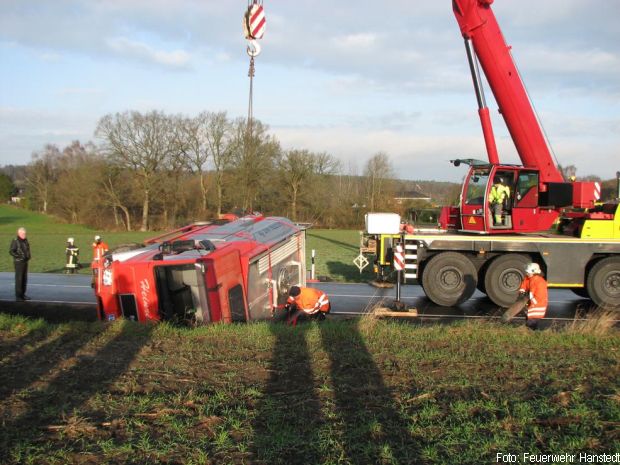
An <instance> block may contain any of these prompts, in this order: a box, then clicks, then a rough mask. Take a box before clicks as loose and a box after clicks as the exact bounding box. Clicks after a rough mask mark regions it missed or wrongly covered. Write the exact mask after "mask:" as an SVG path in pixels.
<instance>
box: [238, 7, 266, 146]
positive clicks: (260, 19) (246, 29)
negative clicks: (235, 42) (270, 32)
mask: <svg viewBox="0 0 620 465" xmlns="http://www.w3.org/2000/svg"><path fill="white" fill-rule="evenodd" d="M266 24H267V21H266V19H265V10H264V8H263V1H262V0H248V8H247V10H246V12H245V14H244V15H243V33H244V35H245V38H246V40H247V41H248V45H247V48H246V52H247V54H248V56H249V57H250V68H249V70H248V77H249V78H250V95H249V98H248V127H247V129H248V135H251V134H252V121H253V119H254V74H255V66H254V58H256V57H257V56H258V55H260V52H261V46H260V44H259V43H258V40H260V39H262V38H263V35H264V34H265V26H266Z"/></svg>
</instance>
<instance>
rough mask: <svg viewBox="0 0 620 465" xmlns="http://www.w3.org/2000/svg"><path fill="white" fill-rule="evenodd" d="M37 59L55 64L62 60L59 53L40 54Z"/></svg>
mask: <svg viewBox="0 0 620 465" xmlns="http://www.w3.org/2000/svg"><path fill="white" fill-rule="evenodd" d="M39 58H41V60H43V61H46V62H49V63H57V62H59V61H60V60H62V55H61V54H60V53H52V52H45V53H41V54H40V55H39Z"/></svg>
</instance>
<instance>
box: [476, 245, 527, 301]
mask: <svg viewBox="0 0 620 465" xmlns="http://www.w3.org/2000/svg"><path fill="white" fill-rule="evenodd" d="M531 261H532V259H531V258H530V257H528V256H527V255H521V254H516V253H511V254H507V255H500V256H499V257H497V258H495V259H493V260H492V261H491V263H490V264H489V267H488V268H487V272H486V273H485V276H484V287H485V289H486V293H487V296H489V299H491V301H492V302H493V303H494V304H495V305H498V306H500V307H504V308H508V307H510V306H511V305H512V304H514V303H515V301H516V300H517V297H518V295H519V287H520V286H521V282H522V281H523V278H524V277H525V265H527V264H528V263H530V262H531Z"/></svg>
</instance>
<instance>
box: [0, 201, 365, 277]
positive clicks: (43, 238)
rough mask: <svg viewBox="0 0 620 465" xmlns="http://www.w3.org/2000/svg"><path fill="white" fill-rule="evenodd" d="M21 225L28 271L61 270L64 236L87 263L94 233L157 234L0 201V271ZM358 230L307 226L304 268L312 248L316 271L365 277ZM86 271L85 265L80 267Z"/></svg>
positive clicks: (113, 241)
mask: <svg viewBox="0 0 620 465" xmlns="http://www.w3.org/2000/svg"><path fill="white" fill-rule="evenodd" d="M20 226H24V227H25V228H26V229H27V230H28V240H29V241H30V246H31V249H32V255H33V259H32V261H31V262H30V271H31V272H44V273H50V272H61V271H63V267H64V263H65V245H66V240H67V238H68V237H73V238H75V241H76V245H77V246H78V247H79V248H80V261H81V263H83V264H85V265H89V264H90V262H91V260H92V249H91V244H92V242H93V237H94V236H95V235H96V234H100V235H101V236H103V238H104V240H105V241H106V242H107V243H108V245H109V246H110V247H111V248H114V247H116V246H118V245H121V244H128V243H141V242H142V241H143V240H144V239H146V238H149V237H154V236H157V235H158V233H157V232H152V231H151V232H147V233H143V232H130V233H127V232H124V233H118V232H106V231H97V230H94V229H90V228H87V227H85V226H82V225H73V224H66V223H62V222H59V221H57V220H55V219H54V218H52V217H50V216H45V215H41V214H38V213H34V212H30V211H27V210H23V209H20V208H16V207H12V206H8V205H0V245H2V247H4V248H5V252H4V253H2V254H0V271H12V269H13V263H12V259H11V257H10V255H9V254H8V249H9V244H10V242H11V239H12V238H13V237H15V233H16V231H17V228H19V227H20ZM358 247H359V233H358V232H357V231H339V230H335V231H330V230H321V229H317V230H313V229H311V230H309V231H308V233H307V247H306V248H307V255H308V261H307V263H308V269H309V268H310V253H311V250H312V249H315V250H316V253H317V258H316V273H317V275H320V276H327V277H328V278H330V279H332V280H335V281H348V282H355V281H363V280H368V279H369V277H370V274H369V272H368V270H366V272H365V273H364V274H363V275H360V273H359V271H358V270H357V268H356V267H355V266H354V265H353V259H354V258H355V257H356V256H357V254H358ZM81 272H82V273H89V268H88V266H86V267H85V268H84V269H82V271H81Z"/></svg>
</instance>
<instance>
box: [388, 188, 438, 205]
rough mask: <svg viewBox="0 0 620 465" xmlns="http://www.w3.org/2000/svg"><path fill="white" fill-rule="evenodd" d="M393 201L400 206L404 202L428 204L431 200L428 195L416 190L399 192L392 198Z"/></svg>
mask: <svg viewBox="0 0 620 465" xmlns="http://www.w3.org/2000/svg"><path fill="white" fill-rule="evenodd" d="M394 200H395V201H396V203H397V204H398V205H402V204H403V203H404V202H410V201H414V200H420V201H426V202H430V201H431V198H430V197H429V196H428V195H426V194H423V193H421V192H418V191H416V190H407V191H401V192H399V193H398V194H396V195H395V196H394Z"/></svg>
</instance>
